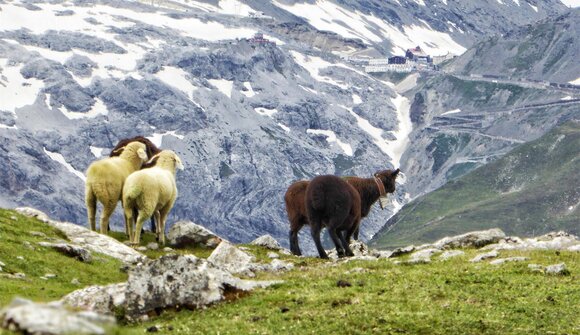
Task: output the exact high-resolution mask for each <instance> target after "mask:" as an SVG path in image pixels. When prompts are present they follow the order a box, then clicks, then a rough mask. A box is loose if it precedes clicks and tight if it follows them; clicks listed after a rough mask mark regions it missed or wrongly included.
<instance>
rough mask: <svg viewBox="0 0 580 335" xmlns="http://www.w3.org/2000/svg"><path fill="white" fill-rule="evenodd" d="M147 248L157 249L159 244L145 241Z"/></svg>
mask: <svg viewBox="0 0 580 335" xmlns="http://www.w3.org/2000/svg"><path fill="white" fill-rule="evenodd" d="M147 249H149V250H158V249H159V244H158V243H157V242H150V243H147Z"/></svg>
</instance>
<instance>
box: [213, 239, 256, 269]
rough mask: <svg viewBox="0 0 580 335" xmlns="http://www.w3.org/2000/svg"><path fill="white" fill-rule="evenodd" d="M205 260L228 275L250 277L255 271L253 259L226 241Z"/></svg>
mask: <svg viewBox="0 0 580 335" xmlns="http://www.w3.org/2000/svg"><path fill="white" fill-rule="evenodd" d="M207 260H208V261H210V262H212V263H213V264H215V265H217V266H219V267H220V268H222V269H224V270H226V271H228V272H230V273H240V274H246V275H250V273H249V272H252V271H253V270H254V269H255V264H254V260H255V257H254V256H252V255H250V254H248V253H246V252H244V251H242V250H240V249H238V248H236V247H235V246H234V245H232V244H231V243H229V242H227V241H222V243H220V245H218V247H217V248H216V249H215V250H214V251H213V252H212V253H211V255H210V256H209V257H208V258H207Z"/></svg>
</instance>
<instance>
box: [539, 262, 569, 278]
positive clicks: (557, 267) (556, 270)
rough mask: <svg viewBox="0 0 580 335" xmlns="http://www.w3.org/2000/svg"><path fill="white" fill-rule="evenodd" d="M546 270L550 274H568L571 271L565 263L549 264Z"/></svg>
mask: <svg viewBox="0 0 580 335" xmlns="http://www.w3.org/2000/svg"><path fill="white" fill-rule="evenodd" d="M544 271H545V273H546V274H549V275H558V276H567V275H569V274H570V271H569V270H568V269H567V268H566V264H565V263H560V264H554V265H548V266H546V268H545V270H544Z"/></svg>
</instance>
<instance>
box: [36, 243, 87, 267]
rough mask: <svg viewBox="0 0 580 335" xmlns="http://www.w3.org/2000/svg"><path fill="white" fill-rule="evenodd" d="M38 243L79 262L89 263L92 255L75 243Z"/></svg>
mask: <svg viewBox="0 0 580 335" xmlns="http://www.w3.org/2000/svg"><path fill="white" fill-rule="evenodd" d="M38 244H39V245H40V246H43V247H46V248H52V249H54V250H56V251H58V252H60V253H63V254H65V255H67V256H69V257H74V258H76V259H77V260H79V261H81V262H85V263H89V262H91V261H92V259H93V256H92V255H91V252H90V251H89V250H87V249H85V248H82V247H79V246H77V245H72V244H68V243H50V242H39V243H38Z"/></svg>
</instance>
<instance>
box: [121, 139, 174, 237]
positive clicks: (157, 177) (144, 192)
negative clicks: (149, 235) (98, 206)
mask: <svg viewBox="0 0 580 335" xmlns="http://www.w3.org/2000/svg"><path fill="white" fill-rule="evenodd" d="M151 161H156V162H155V166H153V167H151V168H147V169H143V170H139V171H137V172H134V173H132V174H131V175H130V176H129V177H128V178H127V180H126V181H125V186H124V187H123V208H124V210H125V218H126V220H127V223H128V225H129V233H130V236H131V242H132V243H133V244H139V241H140V239H141V228H142V227H143V223H144V222H145V220H147V219H148V218H150V217H151V216H152V215H155V220H156V222H157V240H158V241H159V243H161V244H165V220H166V219H167V215H168V214H169V211H170V210H171V208H172V207H173V204H174V203H175V199H176V198H177V187H176V185H175V169H176V168H178V169H180V170H183V164H182V163H181V160H180V159H179V157H177V155H176V154H175V153H174V152H173V151H171V150H163V151H161V152H160V153H159V154H157V155H155V156H153V158H151ZM135 215H136V216H137V218H136V219H137V221H136V223H135V230H134V233H133V227H134V226H133V222H134V221H135V217H134V216H135Z"/></svg>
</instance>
